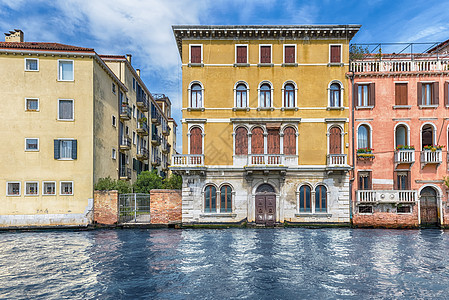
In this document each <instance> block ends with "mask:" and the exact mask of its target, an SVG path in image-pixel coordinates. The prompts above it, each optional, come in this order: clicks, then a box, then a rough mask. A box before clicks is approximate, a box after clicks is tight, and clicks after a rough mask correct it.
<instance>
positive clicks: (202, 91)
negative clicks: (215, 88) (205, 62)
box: [188, 81, 204, 109]
mask: <svg viewBox="0 0 449 300" xmlns="http://www.w3.org/2000/svg"><path fill="white" fill-rule="evenodd" d="M194 84H199V85H200V86H201V100H202V101H201V107H193V106H192V85H194ZM188 93H189V103H188V104H189V106H188V108H193V109H195V108H204V86H203V84H202V83H201V81H192V82H191V83H190V84H189V89H188Z"/></svg>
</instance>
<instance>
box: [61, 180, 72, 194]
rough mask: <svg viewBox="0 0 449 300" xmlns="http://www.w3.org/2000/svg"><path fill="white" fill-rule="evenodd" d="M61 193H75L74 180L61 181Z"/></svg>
mask: <svg viewBox="0 0 449 300" xmlns="http://www.w3.org/2000/svg"><path fill="white" fill-rule="evenodd" d="M60 194H61V195H73V182H72V181H61V187H60Z"/></svg>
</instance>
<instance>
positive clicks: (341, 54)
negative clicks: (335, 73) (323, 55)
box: [329, 44, 343, 64]
mask: <svg viewBox="0 0 449 300" xmlns="http://www.w3.org/2000/svg"><path fill="white" fill-rule="evenodd" d="M331 46H340V62H331V48H332V47H331ZM341 63H343V44H329V64H341Z"/></svg>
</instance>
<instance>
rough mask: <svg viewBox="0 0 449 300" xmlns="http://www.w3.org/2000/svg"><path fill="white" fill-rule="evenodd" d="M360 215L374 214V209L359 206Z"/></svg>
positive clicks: (367, 206)
mask: <svg viewBox="0 0 449 300" xmlns="http://www.w3.org/2000/svg"><path fill="white" fill-rule="evenodd" d="M359 213H360V214H372V213H373V207H372V206H370V205H364V206H359Z"/></svg>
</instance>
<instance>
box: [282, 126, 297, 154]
mask: <svg viewBox="0 0 449 300" xmlns="http://www.w3.org/2000/svg"><path fill="white" fill-rule="evenodd" d="M283 142H284V154H286V155H296V132H295V130H294V129H293V128H291V127H288V128H285V130H284V140H283Z"/></svg>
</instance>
